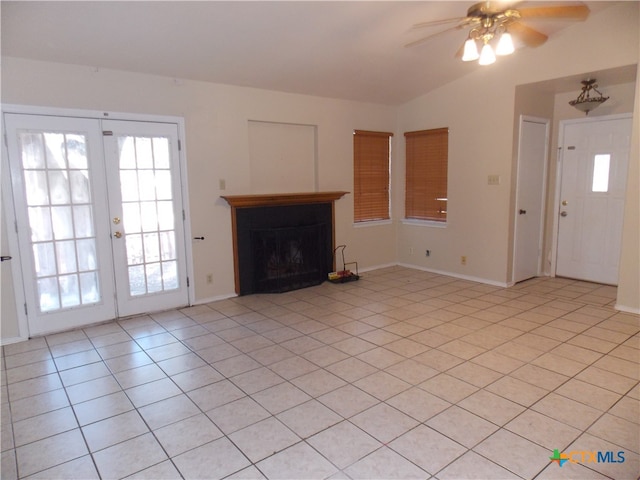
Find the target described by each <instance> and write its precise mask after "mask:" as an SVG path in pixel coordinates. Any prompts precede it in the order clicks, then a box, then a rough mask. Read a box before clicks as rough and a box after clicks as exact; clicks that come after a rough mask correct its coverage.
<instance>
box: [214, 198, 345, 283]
mask: <svg viewBox="0 0 640 480" xmlns="http://www.w3.org/2000/svg"><path fill="white" fill-rule="evenodd" d="M346 193H347V192H322V193H307V194H283V195H245V196H225V197H223V198H224V199H225V200H226V201H227V202H228V203H229V204H230V205H231V219H232V228H233V238H234V242H233V248H234V267H235V283H236V293H238V294H239V295H248V294H251V293H279V292H286V291H289V290H295V289H299V288H304V287H308V286H312V285H317V284H319V283H322V282H323V281H325V280H326V279H327V275H328V273H329V272H331V271H332V270H334V265H333V247H334V203H333V202H334V201H335V200H337V199H338V198H340V197H342V196H343V195H344V194H346Z"/></svg>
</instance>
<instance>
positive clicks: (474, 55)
mask: <svg viewBox="0 0 640 480" xmlns="http://www.w3.org/2000/svg"><path fill="white" fill-rule="evenodd" d="M478 58H480V55H479V54H478V47H477V46H476V41H475V40H473V39H471V38H470V39H468V40H467V41H466V42H464V53H463V54H462V61H463V62H471V61H473V60H477V59H478Z"/></svg>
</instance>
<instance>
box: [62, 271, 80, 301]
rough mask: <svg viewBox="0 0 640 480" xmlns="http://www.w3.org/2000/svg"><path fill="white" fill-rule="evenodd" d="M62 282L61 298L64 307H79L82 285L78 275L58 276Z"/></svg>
mask: <svg viewBox="0 0 640 480" xmlns="http://www.w3.org/2000/svg"><path fill="white" fill-rule="evenodd" d="M58 279H59V280H58V282H59V284H60V299H61V300H62V301H61V304H62V307H63V308H64V307H67V308H68V307H77V306H78V305H80V285H79V284H78V276H77V275H64V276H61V277H58Z"/></svg>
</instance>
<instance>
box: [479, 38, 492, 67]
mask: <svg viewBox="0 0 640 480" xmlns="http://www.w3.org/2000/svg"><path fill="white" fill-rule="evenodd" d="M495 61H496V54H495V53H494V51H493V48H491V45H489V44H488V43H485V44H484V45H483V46H482V50H481V51H480V59H479V60H478V63H479V64H480V65H491V64H492V63H495Z"/></svg>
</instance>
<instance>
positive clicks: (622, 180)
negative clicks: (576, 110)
mask: <svg viewBox="0 0 640 480" xmlns="http://www.w3.org/2000/svg"><path fill="white" fill-rule="evenodd" d="M563 127H564V128H563V131H564V133H563V138H562V149H563V150H562V152H563V155H562V171H561V175H562V178H561V187H560V206H559V209H560V210H559V216H558V247H557V261H556V275H559V276H563V277H569V278H577V279H581V280H588V281H592V282H598V283H606V284H611V285H617V283H618V266H619V260H620V244H621V240H622V218H623V213H624V199H625V190H626V183H627V169H628V164H629V148H630V140H631V118H613V119H596V120H593V121H587V122H577V123H570V122H567V123H565V124H564V125H563Z"/></svg>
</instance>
